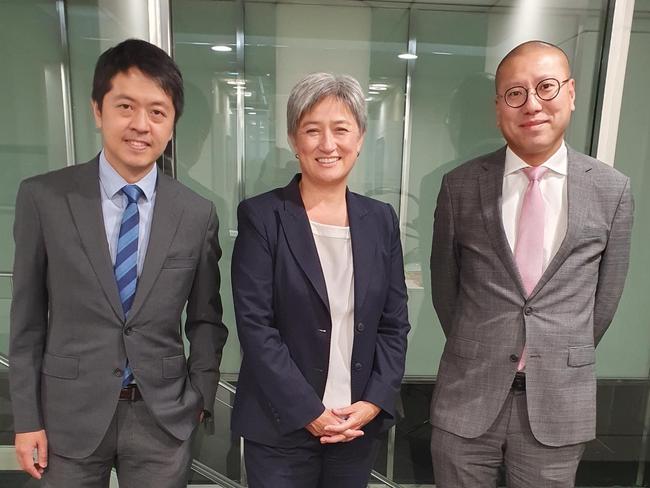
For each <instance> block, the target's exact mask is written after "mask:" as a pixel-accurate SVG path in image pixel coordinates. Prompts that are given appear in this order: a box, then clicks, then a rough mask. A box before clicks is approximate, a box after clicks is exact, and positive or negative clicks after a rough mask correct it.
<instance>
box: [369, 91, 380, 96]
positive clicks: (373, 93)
mask: <svg viewBox="0 0 650 488" xmlns="http://www.w3.org/2000/svg"><path fill="white" fill-rule="evenodd" d="M368 95H379V92H378V91H369V92H368Z"/></svg>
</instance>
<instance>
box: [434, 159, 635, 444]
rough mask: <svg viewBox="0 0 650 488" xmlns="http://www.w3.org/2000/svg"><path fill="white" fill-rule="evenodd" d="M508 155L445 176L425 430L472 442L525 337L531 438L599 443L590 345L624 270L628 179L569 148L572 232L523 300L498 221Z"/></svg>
mask: <svg viewBox="0 0 650 488" xmlns="http://www.w3.org/2000/svg"><path fill="white" fill-rule="evenodd" d="M504 165H505V147H504V148H501V149H500V150H498V151H496V152H494V153H491V154H487V155H484V156H481V157H478V158H476V159H474V160H471V161H469V162H467V163H465V164H463V165H461V166H460V167H458V168H456V169H455V170H453V171H451V172H450V173H448V174H447V175H445V177H444V178H443V181H442V185H441V189H440V194H439V196H438V204H437V208H436V212H435V222H434V230H433V246H432V250H431V282H432V297H433V303H434V307H435V309H436V312H437V314H438V317H439V319H440V323H441V324H442V327H443V329H444V332H445V335H446V337H447V342H446V344H445V348H444V352H443V355H442V358H441V360H440V367H439V371H438V378H437V383H436V388H435V390H434V395H433V398H432V402H431V421H432V424H433V425H435V426H437V427H439V428H441V429H443V430H446V431H448V432H452V433H454V434H457V435H459V436H462V437H466V438H475V437H478V436H480V435H482V434H483V433H485V432H486V431H487V429H488V428H489V427H490V425H491V424H492V423H493V422H494V420H495V419H496V417H497V415H498V413H499V410H500V409H501V407H502V405H503V403H504V401H505V399H506V396H507V395H508V392H509V390H510V385H511V383H512V380H513V377H514V375H515V372H516V370H517V362H518V359H519V358H518V356H519V355H520V354H521V351H522V348H523V346H524V341H525V343H526V345H527V349H528V358H527V363H526V396H527V400H528V414H529V417H530V425H531V428H532V431H533V434H534V435H535V437H536V438H537V440H538V441H540V442H541V443H542V444H545V445H549V446H562V445H568V444H574V443H578V442H584V441H588V440H590V439H592V438H594V436H595V424H596V380H595V373H594V362H595V346H596V344H598V341H599V340H600V339H601V337H602V336H603V334H604V333H605V331H606V330H607V327H608V326H609V324H610V322H611V320H612V318H613V316H614V312H615V311H616V307H617V306H618V301H619V299H620V297H621V293H622V291H623V284H624V282H625V276H626V273H627V268H628V259H629V249H630V233H631V227H632V213H633V202H632V197H631V194H630V184H629V179H628V178H627V177H626V176H624V175H622V174H621V173H619V172H618V171H616V170H615V169H613V168H611V167H609V166H607V165H605V164H604V163H602V162H600V161H597V160H595V159H593V158H590V157H588V156H586V155H584V154H580V153H578V152H576V151H574V150H572V149H570V148H569V150H568V176H567V178H568V181H567V192H568V227H567V233H566V237H565V238H564V240H563V242H562V244H561V246H560V248H559V250H558V251H557V254H556V255H555V257H553V259H552V260H551V262H550V263H549V265H548V267H547V269H546V270H545V272H544V274H543V276H542V278H541V279H540V281H539V283H538V284H537V286H536V288H535V290H533V292H532V294H531V295H530V297H528V298H527V297H526V293H525V292H524V288H523V285H522V282H521V278H520V276H519V272H518V270H517V266H516V264H515V262H514V257H513V254H512V252H511V250H510V247H509V245H508V242H507V238H506V235H505V232H504V230H503V224H502V219H501V190H502V185H503V172H504Z"/></svg>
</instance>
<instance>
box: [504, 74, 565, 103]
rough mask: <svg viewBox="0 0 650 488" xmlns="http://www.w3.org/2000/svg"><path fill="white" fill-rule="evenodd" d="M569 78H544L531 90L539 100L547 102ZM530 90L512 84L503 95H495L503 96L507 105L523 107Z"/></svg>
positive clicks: (556, 94) (555, 95)
mask: <svg viewBox="0 0 650 488" xmlns="http://www.w3.org/2000/svg"><path fill="white" fill-rule="evenodd" d="M570 79H571V78H567V79H566V80H564V81H558V80H557V79H555V78H546V79H544V80H542V81H540V82H539V83H537V86H536V87H535V90H532V91H533V92H534V93H535V96H536V97H537V98H539V99H540V100H544V101H545V102H549V101H551V100H553V99H554V98H555V97H557V96H558V94H559V93H560V88H562V87H563V86H564V85H565V83H566V82H567V81H569V80H570ZM530 91H531V90H529V89H528V88H526V87H525V86H513V87H510V88H508V89H507V90H506V91H505V93H504V94H503V95H497V97H498V98H503V100H504V101H505V102H506V105H508V107H512V108H519V107H523V106H524V105H525V104H526V102H527V101H528V93H529V92H530Z"/></svg>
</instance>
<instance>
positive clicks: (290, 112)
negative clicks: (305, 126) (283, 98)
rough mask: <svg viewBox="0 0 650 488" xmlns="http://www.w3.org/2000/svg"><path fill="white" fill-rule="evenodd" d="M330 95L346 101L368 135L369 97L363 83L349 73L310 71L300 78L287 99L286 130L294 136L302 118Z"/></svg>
mask: <svg viewBox="0 0 650 488" xmlns="http://www.w3.org/2000/svg"><path fill="white" fill-rule="evenodd" d="M327 97H335V98H337V99H338V100H340V101H341V102H343V103H344V104H345V105H346V106H347V107H348V109H349V110H350V112H352V115H353V116H354V119H355V120H356V122H357V125H358V126H359V130H360V131H361V134H365V132H366V125H367V122H368V112H367V110H366V100H365V97H364V95H363V90H362V89H361V85H360V84H359V82H358V81H357V80H355V79H354V78H353V77H352V76H349V75H333V74H331V73H311V74H309V75H307V76H305V77H304V78H303V79H301V80H300V81H299V82H298V83H296V85H295V86H294V87H293V89H292V90H291V93H290V94H289V101H288V102H287V133H288V134H289V136H290V137H291V136H295V135H296V133H297V132H298V125H299V124H300V120H301V119H302V117H303V116H304V115H305V114H306V113H307V112H309V111H310V110H311V109H312V108H314V106H315V105H316V104H317V103H318V102H320V101H321V100H323V99H324V98H327Z"/></svg>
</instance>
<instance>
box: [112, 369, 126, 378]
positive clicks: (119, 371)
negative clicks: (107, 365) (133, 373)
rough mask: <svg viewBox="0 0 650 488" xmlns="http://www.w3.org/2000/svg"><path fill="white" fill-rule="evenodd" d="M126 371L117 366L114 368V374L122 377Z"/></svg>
mask: <svg viewBox="0 0 650 488" xmlns="http://www.w3.org/2000/svg"><path fill="white" fill-rule="evenodd" d="M123 374H124V372H123V371H122V370H121V369H120V368H115V369H114V370H113V376H115V377H118V378H121V377H122V375H123Z"/></svg>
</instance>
